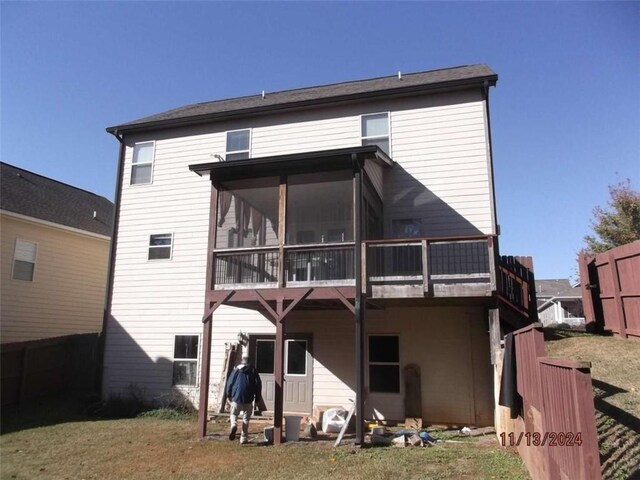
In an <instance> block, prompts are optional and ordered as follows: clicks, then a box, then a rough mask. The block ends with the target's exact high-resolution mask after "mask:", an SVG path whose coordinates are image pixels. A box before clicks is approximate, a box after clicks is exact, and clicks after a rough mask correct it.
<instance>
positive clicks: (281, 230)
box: [278, 175, 287, 288]
mask: <svg viewBox="0 0 640 480" xmlns="http://www.w3.org/2000/svg"><path fill="white" fill-rule="evenodd" d="M286 235H287V177H286V176H284V175H283V176H281V177H280V186H279V189H278V288H283V287H284V286H285V283H286V282H285V279H284V261H285V258H284V244H285V237H286Z"/></svg>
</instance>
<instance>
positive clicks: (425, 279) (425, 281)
mask: <svg viewBox="0 0 640 480" xmlns="http://www.w3.org/2000/svg"><path fill="white" fill-rule="evenodd" d="M422 287H423V291H424V294H425V295H429V242H428V241H427V240H422Z"/></svg>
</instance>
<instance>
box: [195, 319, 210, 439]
mask: <svg viewBox="0 0 640 480" xmlns="http://www.w3.org/2000/svg"><path fill="white" fill-rule="evenodd" d="M212 318H213V315H209V316H208V317H207V318H206V319H205V320H204V324H203V327H202V361H201V365H200V402H199V404H198V436H199V437H200V439H203V438H205V437H206V436H207V414H208V410H209V375H210V373H211V324H212V323H213V320H212Z"/></svg>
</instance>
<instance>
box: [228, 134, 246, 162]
mask: <svg viewBox="0 0 640 480" xmlns="http://www.w3.org/2000/svg"><path fill="white" fill-rule="evenodd" d="M250 145H251V130H249V129H246V130H234V131H231V132H227V154H226V156H225V159H226V160H227V161H231V160H242V159H244V158H249V156H250V155H249V153H250V149H251V147H250Z"/></svg>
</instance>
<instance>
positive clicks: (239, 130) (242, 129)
mask: <svg viewBox="0 0 640 480" xmlns="http://www.w3.org/2000/svg"><path fill="white" fill-rule="evenodd" d="M246 131H248V132H249V148H248V149H246V150H228V149H227V148H228V147H227V143H228V140H229V134H230V133H234V132H246ZM252 143H253V129H252V128H238V129H236V130H227V131H226V132H225V134H224V159H225V161H226V160H227V155H234V154H237V153H247V154H248V158H251V144H252Z"/></svg>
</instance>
